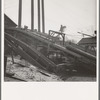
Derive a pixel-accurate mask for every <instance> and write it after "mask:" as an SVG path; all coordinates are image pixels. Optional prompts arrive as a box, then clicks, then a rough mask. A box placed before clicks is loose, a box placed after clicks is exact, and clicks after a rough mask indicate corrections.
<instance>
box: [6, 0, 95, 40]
mask: <svg viewBox="0 0 100 100" xmlns="http://www.w3.org/2000/svg"><path fill="white" fill-rule="evenodd" d="M22 1H23V8H22V9H23V10H22V12H23V13H22V19H23V20H22V26H24V25H27V26H28V27H29V28H30V25H31V10H30V9H31V0H22ZM34 1H35V29H37V0H34ZM44 3H45V26H46V32H47V33H48V30H55V31H59V29H60V25H65V26H66V31H65V33H66V40H67V39H74V40H76V41H79V40H80V39H81V38H82V35H80V34H78V33H77V32H83V33H85V34H90V35H93V31H94V30H95V29H96V0H44ZM4 12H5V13H6V14H7V15H8V16H9V17H10V18H11V19H12V20H13V21H14V22H15V23H18V0H5V2H4Z"/></svg>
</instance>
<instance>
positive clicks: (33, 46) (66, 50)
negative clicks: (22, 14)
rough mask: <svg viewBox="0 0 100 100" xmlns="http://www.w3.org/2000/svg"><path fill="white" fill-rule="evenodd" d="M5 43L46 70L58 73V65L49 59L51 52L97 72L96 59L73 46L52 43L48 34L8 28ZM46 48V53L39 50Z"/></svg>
mask: <svg viewBox="0 0 100 100" xmlns="http://www.w3.org/2000/svg"><path fill="white" fill-rule="evenodd" d="M5 41H6V42H7V44H8V45H9V46H10V47H11V48H12V49H13V50H14V51H15V52H16V53H18V54H19V55H21V56H22V57H23V58H25V59H26V60H27V61H29V62H30V63H31V64H33V65H36V66H39V67H41V68H43V69H44V70H51V71H54V72H56V67H57V64H56V63H55V62H53V61H52V60H50V59H49V58H48V56H49V52H50V51H55V52H56V51H60V52H62V53H63V54H64V55H63V56H65V57H70V58H72V60H74V62H75V64H76V65H78V64H81V67H85V68H86V69H89V70H91V71H93V72H96V57H95V56H94V55H92V54H89V53H87V52H85V51H82V50H80V49H77V48H75V47H71V46H62V45H59V44H57V43H55V42H53V41H52V39H51V38H50V37H49V35H48V34H46V33H40V32H36V31H30V30H24V29H21V28H6V29H5ZM40 45H41V46H42V47H45V49H44V51H45V53H42V52H40V51H38V50H37V48H38V47H39V46H40Z"/></svg>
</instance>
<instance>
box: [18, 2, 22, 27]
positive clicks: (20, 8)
mask: <svg viewBox="0 0 100 100" xmlns="http://www.w3.org/2000/svg"><path fill="white" fill-rule="evenodd" d="M21 18H22V0H19V17H18V28H21Z"/></svg>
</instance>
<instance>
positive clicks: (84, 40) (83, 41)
mask: <svg viewBox="0 0 100 100" xmlns="http://www.w3.org/2000/svg"><path fill="white" fill-rule="evenodd" d="M78 44H79V45H82V44H96V37H92V38H82V39H81V40H80V41H79V42H78Z"/></svg>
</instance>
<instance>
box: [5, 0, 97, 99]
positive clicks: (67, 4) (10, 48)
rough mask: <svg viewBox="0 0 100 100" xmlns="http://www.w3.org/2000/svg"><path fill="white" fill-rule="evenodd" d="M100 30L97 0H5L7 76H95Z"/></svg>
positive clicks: (57, 78)
mask: <svg viewBox="0 0 100 100" xmlns="http://www.w3.org/2000/svg"><path fill="white" fill-rule="evenodd" d="M97 33H98V30H97V0H4V62H3V63H4V67H3V77H4V79H3V80H4V82H96V81H97V72H98V68H97V36H98V34H97ZM81 100H82V99H81Z"/></svg>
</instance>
